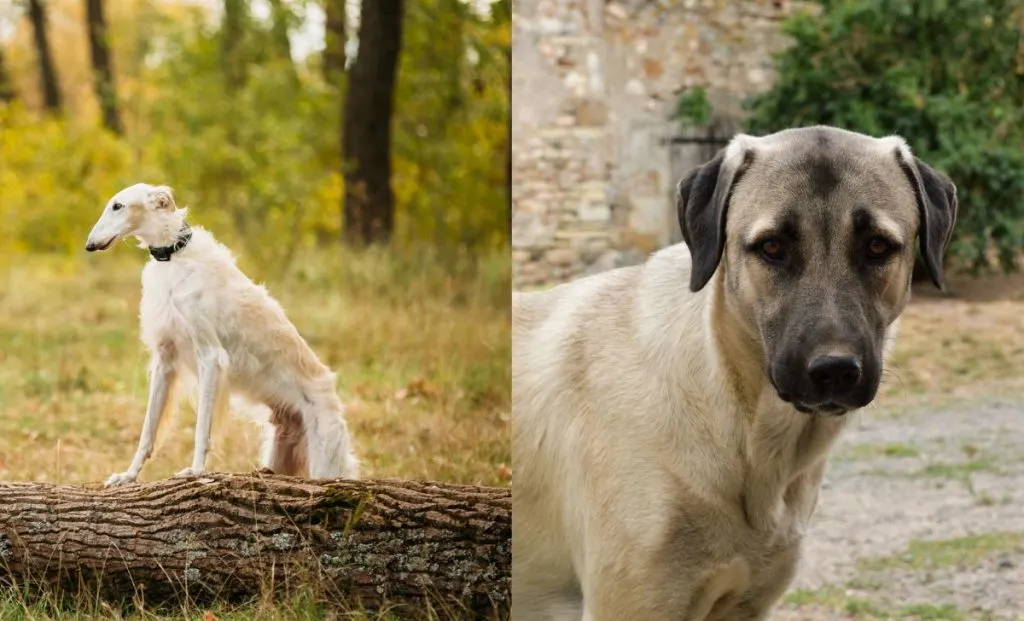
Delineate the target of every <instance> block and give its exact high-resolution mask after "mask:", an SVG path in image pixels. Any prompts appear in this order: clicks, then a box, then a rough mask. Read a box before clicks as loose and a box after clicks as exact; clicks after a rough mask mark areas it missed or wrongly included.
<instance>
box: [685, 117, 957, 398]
mask: <svg viewBox="0 0 1024 621" xmlns="http://www.w3.org/2000/svg"><path fill="white" fill-rule="evenodd" d="M783 134H785V133H783ZM783 134H775V135H773V136H769V137H765V138H760V139H749V137H748V139H747V140H745V141H744V142H743V143H741V144H740V145H731V146H730V148H729V149H726V150H723V151H722V152H721V153H719V154H718V156H716V158H715V159H713V160H712V161H710V162H708V163H707V164H705V165H704V166H702V167H700V168H698V169H697V170H695V171H694V172H693V173H691V174H690V175H688V176H687V178H686V179H684V180H683V181H682V183H681V184H680V189H679V190H680V191H679V212H680V225H681V227H682V231H683V236H684V239H685V240H686V242H687V245H688V246H689V248H690V253H691V256H692V260H693V266H692V271H691V281H690V288H691V290H693V291H698V290H700V289H702V288H704V286H706V285H707V283H708V282H709V281H710V280H711V277H712V275H714V274H715V272H716V271H720V272H721V277H720V283H719V285H717V286H722V287H724V288H725V294H726V295H724V297H723V299H724V300H725V301H726V305H727V306H728V309H727V310H728V312H730V313H731V314H732V315H733V316H735V317H737V318H739V320H740V325H744V326H747V328H748V331H749V334H750V335H751V337H752V338H755V339H757V340H759V341H760V344H761V347H762V349H763V351H764V356H765V360H764V366H765V372H766V375H767V379H768V381H769V382H770V383H771V385H772V386H773V387H774V388H775V391H776V393H777V394H778V396H779V398H781V399H782V400H784V401H787V402H789V403H792V404H793V406H794V407H795V408H796V409H798V410H799V411H802V412H805V413H815V414H842V413H845V412H847V411H849V410H853V409H857V408H860V407H863V406H865V405H867V404H868V403H870V402H871V401H872V400H873V399H874V397H875V395H876V394H877V392H878V388H879V384H880V382H881V377H882V368H883V358H884V355H883V354H884V351H885V340H886V338H887V333H888V328H889V326H890V325H891V324H892V323H893V322H894V321H895V320H896V319H897V318H898V316H899V314H900V313H901V312H902V310H903V308H904V307H905V305H906V303H907V302H908V300H909V295H910V278H911V273H912V271H913V265H914V242H915V239H918V240H920V244H921V249H922V254H923V256H924V257H925V265H926V266H927V267H928V269H929V271H930V273H931V276H932V279H933V280H934V281H935V283H936V285H938V286H940V287H941V285H942V269H941V268H942V253H943V251H944V250H945V246H946V244H947V243H948V240H949V236H950V234H951V231H952V227H953V222H954V220H955V214H956V190H955V187H954V186H953V184H952V182H951V181H949V179H947V178H945V177H944V176H942V175H940V174H938V173H936V172H935V171H933V170H932V169H931V168H929V167H928V166H927V165H925V164H924V163H923V162H920V161H919V160H916V159H913V158H910V159H908V158H907V156H906V153H905V152H904V151H903V150H902V149H901V148H897V147H896V145H897V143H894V142H892V140H891V139H887V140H875V139H872V138H868V137H865V136H859V135H857V134H850V133H845V132H839V130H833V129H826V128H813V129H803V130H790V133H789V135H788V136H783ZM740 147H742V148H740Z"/></svg>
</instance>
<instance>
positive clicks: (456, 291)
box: [0, 0, 511, 618]
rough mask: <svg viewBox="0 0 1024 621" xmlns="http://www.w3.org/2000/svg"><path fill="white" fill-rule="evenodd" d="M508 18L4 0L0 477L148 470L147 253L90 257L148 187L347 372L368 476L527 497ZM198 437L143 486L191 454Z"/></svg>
mask: <svg viewBox="0 0 1024 621" xmlns="http://www.w3.org/2000/svg"><path fill="white" fill-rule="evenodd" d="M510 10H511V9H510V2H509V0H416V1H405V2H403V1H402V0H372V1H365V2H359V1H353V0H347V1H346V0H15V1H14V2H11V1H10V0H0V223H2V225H0V226H2V231H3V234H2V235H0V479H21V480H45V481H101V480H103V479H104V478H105V477H107V476H108V475H109V474H110V473H113V472H120V471H122V470H124V468H125V467H126V466H127V464H128V462H129V461H130V459H131V455H132V453H133V451H134V449H135V446H136V444H137V442H138V436H139V430H140V427H141V423H142V416H143V413H144V411H145V405H146V395H147V391H148V387H147V377H146V359H147V353H146V352H145V351H144V349H143V347H142V344H141V342H140V341H139V338H138V302H139V296H140V283H139V271H140V269H141V266H142V265H143V263H144V262H145V261H146V260H147V259H148V256H147V255H146V253H145V252H143V251H141V250H138V249H134V248H130V247H129V246H130V245H131V244H125V245H118V246H117V247H115V248H112V249H110V250H108V251H107V252H103V253H95V254H87V253H86V252H85V250H84V243H85V239H86V236H87V235H88V232H89V230H90V228H91V227H92V225H93V223H94V222H95V220H96V219H97V218H98V217H99V215H100V213H101V212H102V210H103V208H104V206H105V204H106V202H107V201H108V200H109V198H110V197H111V196H112V195H113V194H114V193H115V192H117V191H118V190H120V189H121V188H123V187H125V186H127V185H129V184H132V183H136V182H140V181H143V182H147V183H165V184H168V185H170V186H172V187H173V188H174V189H175V197H176V200H177V203H178V205H179V207H189V209H190V211H189V216H188V217H189V221H190V223H191V224H193V225H200V226H203V227H205V228H207V229H208V230H210V231H212V233H213V234H214V235H215V236H216V237H217V238H218V239H219V240H220V241H222V242H224V243H226V244H227V245H228V246H229V247H230V248H231V249H232V251H233V252H235V254H236V255H237V256H238V262H239V266H240V267H241V268H242V270H243V271H245V272H246V273H247V274H248V275H249V276H250V277H251V278H252V279H253V280H255V281H257V282H264V283H266V285H267V287H268V289H269V291H270V292H271V294H272V295H274V296H275V297H276V298H277V299H278V300H279V301H280V302H281V304H282V305H283V306H284V308H285V310H286V312H287V314H288V315H289V317H290V318H291V320H292V321H293V322H294V323H295V325H296V327H297V328H298V329H299V332H300V333H301V334H302V335H303V336H304V337H305V338H306V339H307V340H308V341H309V342H310V344H311V346H312V347H313V349H314V350H315V351H316V352H317V354H318V355H320V357H321V358H322V359H323V361H324V362H325V363H326V364H328V365H329V366H330V367H331V368H332V369H333V370H334V371H336V372H337V374H338V383H339V386H338V388H339V391H340V394H341V396H342V399H343V401H344V402H345V403H346V407H347V411H348V418H349V420H350V423H351V427H352V430H353V435H354V442H355V443H356V447H357V451H358V452H359V453H360V456H361V458H362V459H363V460H364V464H365V466H366V476H369V477H373V476H391V477H402V478H419V479H434V480H446V481H455V482H462V483H476V484H491V485H507V484H508V481H509V479H510V476H511V471H510V470H509V467H508V464H509V463H510V457H509V454H508V452H509V438H508V433H509V401H510V395H509V359H510V354H509V349H510V345H509V329H510V325H509V324H510V319H509V296H510V289H511V286H510V278H511V276H510V271H511V269H510V262H509V240H508V238H509V234H508V226H509V195H508V175H509V151H508V150H509V140H508V132H509V123H508V119H509V76H510V68H509V52H510V21H511V16H510ZM72 301H73V303H71V302H72ZM187 403H188V402H187V401H186V402H185V404H184V406H185V409H186V412H184V413H183V414H186V413H191V414H192V416H193V417H194V412H192V411H191V408H188V407H187ZM190 423H191V420H190V419H188V418H186V419H184V420H183V421H182V422H180V424H177V425H169V426H168V437H167V438H166V439H165V441H164V442H163V443H162V445H161V446H160V447H158V449H157V452H156V454H155V455H154V458H153V460H151V461H150V462H149V464H148V465H147V467H146V469H145V470H144V471H143V479H150V480H151V479H153V478H160V477H164V476H169V475H171V474H173V473H174V472H176V471H178V470H180V469H181V468H182V467H183V466H182V464H184V463H186V462H188V461H189V460H190V459H191V451H192V430H191V428H190V427H189V424H190ZM258 446H259V438H258V428H256V427H255V426H254V425H249V424H248V423H247V422H245V421H244V420H241V421H239V420H235V419H232V420H229V421H222V422H221V423H220V424H217V423H215V426H214V446H213V452H212V453H211V456H210V463H209V468H210V469H211V470H215V471H246V470H248V469H250V468H253V467H255V465H256V460H257V457H258ZM2 604H3V602H2V597H0V617H3V618H7V617H6V616H3V615H4V614H6V611H5V610H4V609H3V608H2Z"/></svg>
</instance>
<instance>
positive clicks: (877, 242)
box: [868, 237, 892, 259]
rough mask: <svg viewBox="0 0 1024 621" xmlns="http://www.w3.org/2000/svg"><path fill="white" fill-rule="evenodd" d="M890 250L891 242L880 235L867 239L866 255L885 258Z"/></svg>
mask: <svg viewBox="0 0 1024 621" xmlns="http://www.w3.org/2000/svg"><path fill="white" fill-rule="evenodd" d="M890 251H892V244H890V243H889V242H888V241H886V240H885V239H883V238H881V237H872V238H871V240H870V241H868V257H870V258H872V259H882V258H885V257H886V256H887V255H888V254H889V253H890Z"/></svg>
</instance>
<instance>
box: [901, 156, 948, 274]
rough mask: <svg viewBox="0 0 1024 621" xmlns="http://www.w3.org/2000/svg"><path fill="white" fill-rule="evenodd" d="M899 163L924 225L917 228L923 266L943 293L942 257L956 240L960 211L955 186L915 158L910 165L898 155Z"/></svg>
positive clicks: (944, 176) (942, 175) (921, 224)
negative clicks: (954, 238)
mask: <svg viewBox="0 0 1024 621" xmlns="http://www.w3.org/2000/svg"><path fill="white" fill-rule="evenodd" d="M896 159H897V160H898V161H899V163H900V167H901V168H902V169H903V172H904V173H905V174H906V175H907V177H908V178H909V180H910V184H911V186H913V188H914V196H915V198H916V199H917V212H918V217H919V219H920V222H921V223H920V225H919V227H918V240H919V243H920V244H921V258H922V259H924V266H925V268H926V269H927V270H928V276H929V277H930V278H931V279H932V282H933V283H935V286H936V287H938V288H939V289H940V290H944V289H945V282H944V279H943V273H942V257H943V255H945V254H946V249H947V248H948V247H949V241H950V240H951V239H952V237H953V227H954V226H955V225H956V216H957V210H958V209H959V204H958V201H957V196H956V185H955V184H954V183H953V181H952V180H951V179H950V178H949V177H947V176H946V175H944V174H942V173H940V172H936V171H935V170H934V169H933V168H932V167H931V166H929V165H928V164H925V163H924V162H922V161H921V160H919V159H918V158H916V157H914V158H913V162H909V161H907V158H906V157H905V156H904V155H903V154H902V152H900V151H897V153H896Z"/></svg>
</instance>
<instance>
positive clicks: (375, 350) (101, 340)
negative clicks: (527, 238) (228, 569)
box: [0, 245, 511, 621]
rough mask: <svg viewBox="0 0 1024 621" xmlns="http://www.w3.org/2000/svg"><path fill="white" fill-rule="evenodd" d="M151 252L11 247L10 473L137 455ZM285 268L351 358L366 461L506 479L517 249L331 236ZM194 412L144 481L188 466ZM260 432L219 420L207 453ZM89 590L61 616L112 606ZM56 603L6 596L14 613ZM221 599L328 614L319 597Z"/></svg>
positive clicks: (259, 611)
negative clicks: (143, 281)
mask: <svg viewBox="0 0 1024 621" xmlns="http://www.w3.org/2000/svg"><path fill="white" fill-rule="evenodd" d="M145 258H146V255H145V253H144V252H143V251H141V250H138V249H134V248H129V247H126V245H120V246H117V247H115V248H113V249H111V250H110V251H108V252H105V253H100V254H96V255H87V254H85V252H84V251H83V252H82V254H81V256H75V257H73V258H52V257H39V256H18V257H0V264H2V265H3V268H0V479H5V480H33V481H59V482H99V481H102V480H104V479H105V478H106V477H107V476H108V475H109V474H111V473H114V472H121V471H123V470H125V469H126V467H127V466H128V464H129V462H130V461H131V458H132V455H133V453H134V451H135V447H136V444H137V442H138V436H139V431H140V428H141V424H142V416H143V413H144V412H145V407H146V398H147V378H146V364H147V355H146V352H145V350H144V349H143V347H142V344H141V342H140V340H139V337H138V334H139V330H138V302H139V295H140V286H139V272H140V269H141V266H142V264H143V261H144V259H145ZM239 263H240V266H241V267H242V269H243V270H244V271H246V272H247V273H249V275H250V276H251V277H253V279H254V280H257V281H260V280H263V276H262V275H261V274H260V273H259V271H258V270H256V269H255V268H253V267H252V266H251V265H248V264H247V263H246V262H245V261H244V260H240V262H239ZM280 272H281V273H280V274H278V275H276V276H272V277H267V281H266V283H265V284H266V285H267V287H268V289H269V291H270V292H271V294H272V295H274V296H275V297H276V298H277V299H278V300H279V301H280V302H281V304H282V305H283V306H284V308H285V310H286V312H287V313H288V315H289V317H290V318H291V319H292V321H293V322H294V323H295V325H296V326H297V327H298V329H299V331H300V332H301V333H302V335H303V336H304V337H305V338H306V339H307V340H308V341H309V343H310V344H311V345H312V347H313V349H314V350H315V351H316V352H317V353H318V354H319V355H320V357H321V359H322V360H323V361H324V362H325V363H326V364H328V365H329V366H330V367H331V368H332V369H334V370H335V371H336V372H337V374H338V388H339V391H340V394H341V396H342V399H343V401H345V403H346V405H347V408H348V409H347V416H348V420H349V423H350V427H351V430H352V433H353V436H354V442H355V443H356V448H357V450H358V452H359V454H360V457H361V459H362V460H363V464H364V466H363V467H364V470H365V476H366V477H367V478H371V477H372V478H380V477H398V478H415V479H434V480H442V481H450V482H457V483H474V484H484V485H498V486H501V485H508V482H509V477H510V476H511V471H510V465H511V458H510V454H509V450H510V448H509V444H510V441H509V425H510V411H509V408H510V369H509V365H510V344H509V325H510V319H509V290H510V283H509V265H508V254H507V252H506V253H496V254H495V255H494V256H493V257H490V258H485V259H481V260H478V261H476V262H474V263H472V264H470V263H468V262H467V263H464V264H463V265H462V267H460V268H458V269H450V270H446V269H444V268H442V267H441V265H440V263H439V262H437V261H433V260H432V259H431V257H430V256H429V254H427V255H420V254H415V255H409V256H407V257H398V256H393V255H388V254H385V253H377V252H372V253H367V254H359V255H356V254H351V253H343V252H341V251H335V252H330V253H327V254H325V255H323V256H319V257H307V258H306V259H305V260H299V261H296V262H295V263H294V264H293V265H290V266H288V267H287V269H284V270H280ZM193 421H194V410H193V408H192V405H191V402H188V401H185V402H183V404H182V407H181V411H180V413H179V416H178V422H177V424H175V425H173V426H169V427H168V428H167V437H166V439H165V440H164V441H163V442H162V443H161V444H160V448H158V451H157V453H156V454H155V455H154V457H153V458H152V460H151V461H150V462H149V463H148V464H147V466H146V467H145V468H144V470H143V473H142V476H141V480H143V481H144V480H152V479H155V478H160V477H167V476H170V475H172V474H174V473H175V472H177V471H179V470H181V469H182V468H184V467H186V466H188V465H189V463H190V462H191V455H192V434H193V428H192V424H193ZM258 448H259V429H258V428H256V426H255V425H252V424H251V423H249V422H248V421H247V420H245V419H242V418H238V417H234V416H233V417H232V418H231V419H229V420H223V421H219V422H215V426H214V436H213V447H212V451H211V454H210V460H209V464H208V467H209V469H210V470H216V471H249V470H252V469H254V468H255V467H256V460H257V458H258ZM92 604H95V605H92ZM92 604H91V603H89V602H84V603H83V607H81V608H79V609H78V610H77V611H76V612H75V613H66V614H64V615H62V618H73V619H85V618H110V617H111V616H112V615H113V611H111V610H109V609H105V608H102V607H100V604H99V603H92ZM86 610H89V612H85V611H86ZM205 612H208V611H183V612H182V614H181V615H180V616H181V617H183V618H203V617H204V614H205ZM54 614H56V613H54V612H53V610H52V609H51V607H48V606H46V605H43V604H30V605H25V604H23V603H22V602H20V601H19V598H18V597H17V595H16V594H14V593H10V592H8V593H7V594H6V596H4V595H0V619H3V620H5V621H6V620H7V619H17V618H26V619H36V618H51V616H52V615H54ZM211 614H212V615H213V616H215V617H217V618H221V619H250V618H259V619H264V618H265V619H307V618H308V619H316V618H322V617H321V614H322V611H321V609H320V608H319V606H317V605H316V602H301V603H298V604H296V605H288V606H283V607H268V606H266V605H265V606H260V605H254V606H253V607H247V608H244V609H241V610H236V611H216V612H215V613H211ZM136 616H137V617H139V618H154V617H152V616H151V615H148V614H142V613H137V614H136ZM207 619H209V617H207Z"/></svg>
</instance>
